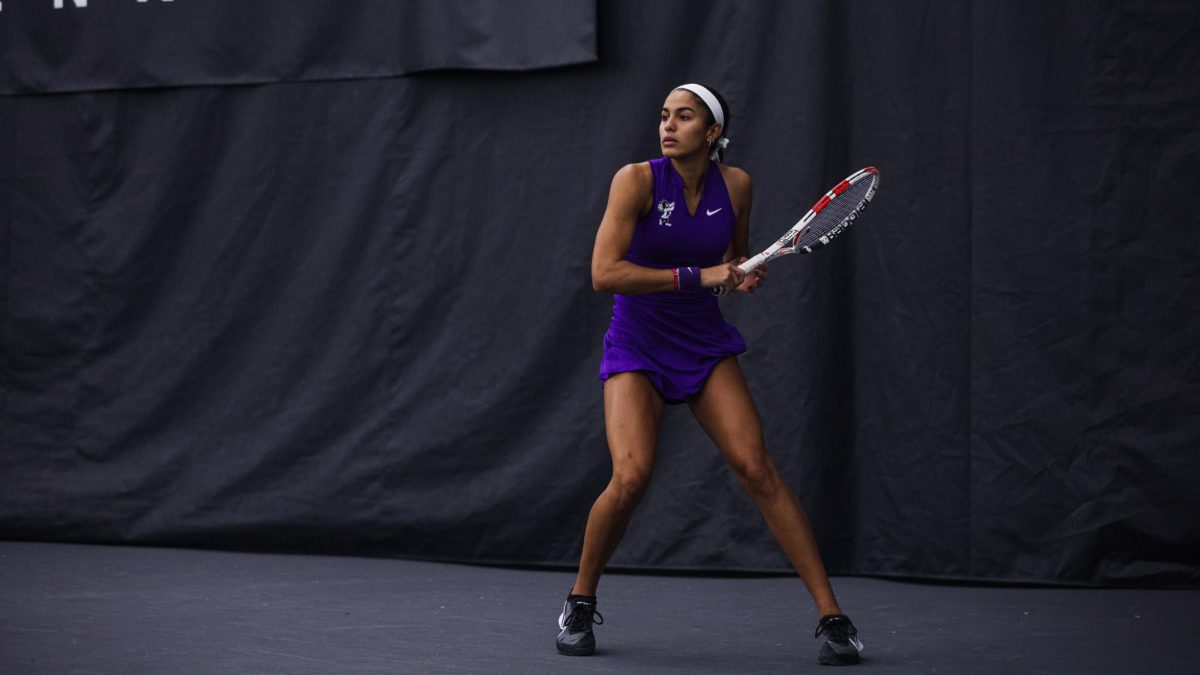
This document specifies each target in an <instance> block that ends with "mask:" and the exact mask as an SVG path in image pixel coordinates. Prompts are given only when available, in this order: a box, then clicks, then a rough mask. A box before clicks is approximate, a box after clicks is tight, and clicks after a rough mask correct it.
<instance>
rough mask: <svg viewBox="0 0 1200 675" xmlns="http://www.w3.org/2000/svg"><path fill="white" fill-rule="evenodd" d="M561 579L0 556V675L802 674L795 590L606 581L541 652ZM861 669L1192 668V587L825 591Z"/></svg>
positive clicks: (289, 562) (40, 549) (212, 559)
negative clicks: (590, 627)
mask: <svg viewBox="0 0 1200 675" xmlns="http://www.w3.org/2000/svg"><path fill="white" fill-rule="evenodd" d="M570 581H571V575H570V574H567V573H565V572H553V571H529V570H512V569H501V568H492V567H474V566H466V565H448V564H435V563H423V562H411V561H401V560H382V559H368V558H339V557H320V556H295V555H263V554H247V553H224V552H211V551H190V550H175V549H153V548H137V547H107V546H82V545H69V544H36V543H17V542H0V672H2V673H22V674H24V673H322V674H325V673H522V674H532V673H551V672H553V673H723V674H732V673H796V672H826V670H827V669H825V668H823V667H822V666H818V665H817V664H816V654H817V651H818V647H819V643H818V642H817V641H815V640H813V638H812V631H813V626H814V624H815V621H816V617H815V615H814V613H813V609H812V606H811V602H810V601H809V599H808V596H807V595H806V593H805V591H804V588H803V586H802V585H801V584H800V582H799V581H798V580H796V579H791V578H774V577H767V578H764V577H715V578H713V577H694V576H687V577H677V576H639V575H631V574H614V575H610V576H608V577H606V578H605V580H604V584H603V585H602V587H601V595H600V611H601V613H602V614H603V615H604V618H605V619H606V623H605V624H604V625H603V626H599V627H598V628H597V640H598V642H599V645H600V651H599V653H598V654H597V655H595V656H592V657H587V658H571V657H565V656H559V655H558V654H556V653H555V651H554V636H555V634H556V633H557V626H556V620H557V617H558V612H559V609H560V608H561V605H562V600H563V596H564V595H565V593H566V591H567V588H568V586H569V584H570ZM834 585H835V589H836V590H837V592H838V594H839V598H840V599H841V601H842V604H843V606H844V607H846V608H847V609H848V611H850V613H851V615H852V616H853V617H854V619H855V621H856V623H857V624H858V626H859V629H860V637H861V638H862V639H863V642H864V643H865V644H866V651H865V652H864V662H863V664H862V665H861V666H859V667H858V668H857V669H858V670H863V671H867V672H872V673H922V672H931V673H932V672H937V673H1027V672H1045V673H1066V672H1071V673H1084V672H1086V673H1197V672H1200V611H1197V608H1196V601H1197V600H1198V599H1200V592H1197V591H1179V590H1174V591H1169V590H1068V589H1045V588H996V587H967V586H956V585H935V584H917V583H902V582H895V581H885V580H878V579H865V578H837V579H835V580H834Z"/></svg>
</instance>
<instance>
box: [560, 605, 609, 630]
mask: <svg viewBox="0 0 1200 675" xmlns="http://www.w3.org/2000/svg"><path fill="white" fill-rule="evenodd" d="M592 623H594V624H596V625H597V626H600V625H602V624H603V623H604V616H603V615H601V614H600V612H598V611H596V606H595V605H583V604H579V605H575V606H574V607H572V608H571V613H570V614H568V615H567V621H566V624H567V628H570V629H571V630H572V631H581V630H587V629H588V625H589V624H592Z"/></svg>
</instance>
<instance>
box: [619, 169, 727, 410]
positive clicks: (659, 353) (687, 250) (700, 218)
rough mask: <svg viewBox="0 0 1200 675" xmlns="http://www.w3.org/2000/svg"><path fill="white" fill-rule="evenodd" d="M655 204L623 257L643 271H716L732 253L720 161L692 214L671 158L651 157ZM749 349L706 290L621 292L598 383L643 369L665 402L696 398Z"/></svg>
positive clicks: (708, 173) (710, 172)
mask: <svg viewBox="0 0 1200 675" xmlns="http://www.w3.org/2000/svg"><path fill="white" fill-rule="evenodd" d="M650 171H651V173H652V174H653V175H654V207H653V208H651V209H650V213H648V214H646V215H645V216H643V217H641V218H639V219H638V221H637V223H636V225H635V226H634V232H633V240H632V241H631V242H630V244H629V251H628V252H627V253H626V254H625V259H626V260H628V261H629V262H631V263H633V264H635V265H640V266H642V267H651V268H655V269H671V268H674V267H712V266H713V265H718V264H720V263H721V260H722V259H723V258H724V256H725V251H726V249H728V248H729V241H730V239H731V238H732V237H733V226H734V223H735V221H736V217H735V216H734V213H733V203H732V202H730V200H729V190H728V189H726V187H725V179H724V178H722V176H721V168H720V167H719V166H717V163H716V162H709V165H708V171H706V172H705V174H704V192H703V194H702V196H701V199H700V204H699V205H698V206H696V213H695V214H694V215H693V214H689V213H688V210H687V200H686V199H685V198H684V194H683V179H682V178H680V177H679V174H678V173H676V171H675V167H674V165H672V164H671V160H670V159H668V158H666V157H663V158H660V159H652V160H650ZM744 351H746V343H745V342H744V341H743V340H742V335H741V333H739V332H738V330H737V329H736V328H734V327H733V326H731V325H729V324H728V323H725V319H724V318H722V316H721V308H720V307H719V306H718V304H717V298H716V296H714V295H713V294H712V291H711V290H709V289H707V288H697V289H690V290H680V291H677V292H676V291H672V292H666V293H646V294H643V295H622V294H619V293H618V294H616V296H615V299H614V301H613V314H612V322H611V323H610V324H609V327H608V332H607V333H605V334H604V357H603V358H602V359H601V361H600V379H601V380H607V379H608V378H609V377H610V376H612V375H615V374H617V373H624V372H629V371H637V372H640V373H643V374H645V375H646V377H647V378H649V379H650V382H651V384H653V385H654V388H655V389H657V390H658V393H659V394H661V395H662V397H663V399H665V400H666V401H667V403H682V402H684V401H685V400H686V399H687V398H688V397H689V396H692V395H694V394H696V393H698V392H699V391H700V390H701V389H702V388H703V387H704V382H705V380H707V379H708V376H709V374H711V373H712V370H713V368H714V367H716V365H717V364H718V363H720V362H721V361H722V360H724V359H725V358H726V357H729V356H731V355H734V354H741V353H742V352H744Z"/></svg>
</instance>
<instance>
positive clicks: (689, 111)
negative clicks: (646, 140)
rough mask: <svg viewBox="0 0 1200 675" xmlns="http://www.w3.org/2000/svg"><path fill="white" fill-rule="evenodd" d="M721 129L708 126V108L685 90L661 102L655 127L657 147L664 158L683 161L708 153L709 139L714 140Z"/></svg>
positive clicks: (672, 93) (673, 93)
mask: <svg viewBox="0 0 1200 675" xmlns="http://www.w3.org/2000/svg"><path fill="white" fill-rule="evenodd" d="M719 130H720V126H719V125H716V124H713V125H712V126H709V124H708V108H706V107H704V104H703V103H701V102H700V100H699V99H698V98H696V96H695V94H693V93H692V92H690V91H687V90H685V89H676V90H674V91H672V92H671V93H670V94H669V95H668V96H667V100H666V101H664V102H663V108H662V119H661V121H660V122H659V124H658V143H659V146H660V147H661V148H662V154H663V157H671V158H676V157H685V156H687V155H690V154H692V153H695V152H704V153H706V154H707V152H708V139H709V138H716V137H717V133H718V132H719Z"/></svg>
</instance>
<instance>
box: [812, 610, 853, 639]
mask: <svg viewBox="0 0 1200 675" xmlns="http://www.w3.org/2000/svg"><path fill="white" fill-rule="evenodd" d="M822 635H828V636H829V639H830V640H833V641H834V642H837V643H839V644H846V643H847V642H849V641H850V638H851V636H855V635H858V629H857V628H855V627H854V624H853V623H851V622H850V619H849V618H847V617H844V616H836V615H835V616H830V617H825V618H824V619H821V623H819V624H817V632H816V633H814V634H813V637H815V638H819V637H821V636H822Z"/></svg>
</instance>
